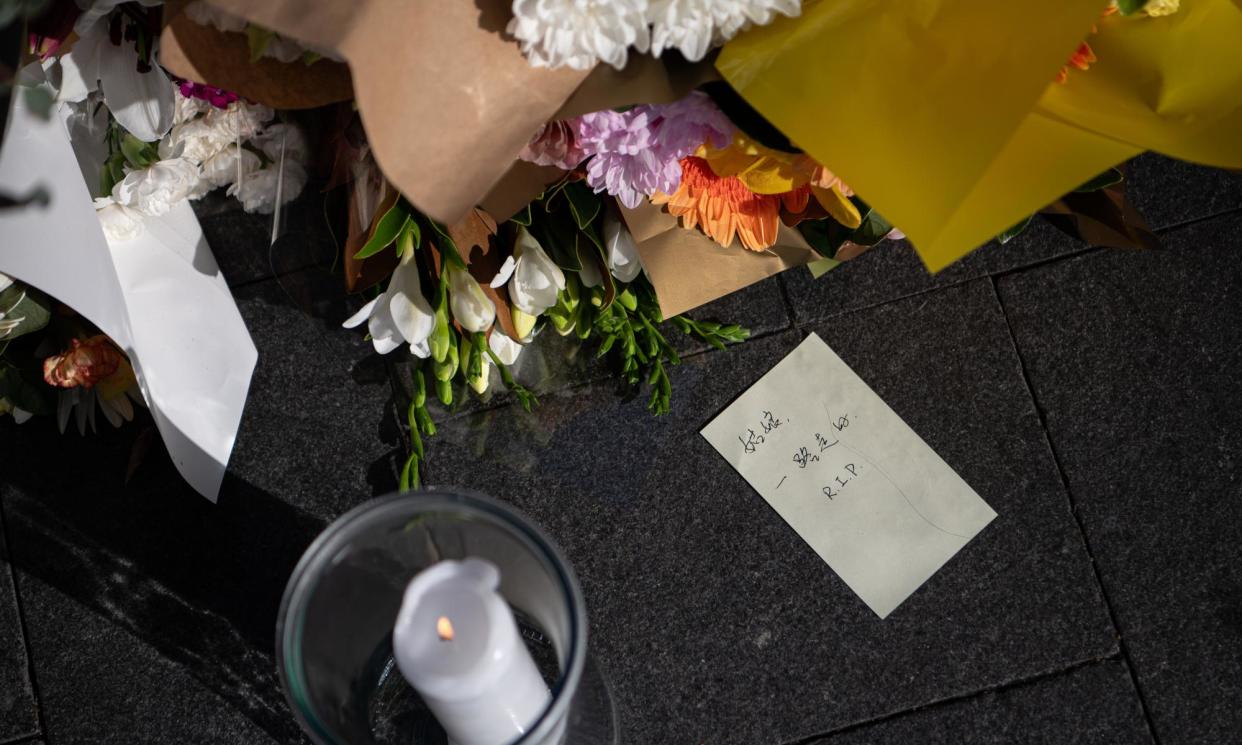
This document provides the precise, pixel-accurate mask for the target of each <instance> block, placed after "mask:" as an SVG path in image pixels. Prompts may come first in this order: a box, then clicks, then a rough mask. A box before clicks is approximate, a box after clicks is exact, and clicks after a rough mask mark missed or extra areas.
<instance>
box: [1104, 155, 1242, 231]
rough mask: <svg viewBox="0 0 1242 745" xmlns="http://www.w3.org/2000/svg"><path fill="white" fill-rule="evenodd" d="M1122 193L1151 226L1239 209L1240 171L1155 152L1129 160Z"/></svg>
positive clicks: (1165, 226)
mask: <svg viewBox="0 0 1242 745" xmlns="http://www.w3.org/2000/svg"><path fill="white" fill-rule="evenodd" d="M1128 170H1129V176H1128V179H1127V183H1126V194H1127V195H1128V196H1129V197H1130V201H1131V202H1132V203H1133V204H1134V206H1135V207H1137V208H1138V210H1139V213H1140V214H1142V215H1143V217H1144V218H1146V220H1147V223H1148V224H1149V225H1150V226H1151V227H1152V228H1154V229H1157V230H1158V229H1160V228H1167V227H1170V226H1172V225H1177V224H1179V223H1183V222H1187V221H1189V220H1197V219H1200V218H1203V217H1209V216H1211V215H1216V214H1219V213H1221V212H1227V211H1229V210H1236V209H1242V173H1237V172H1234V171H1226V170H1224V169H1221V168H1211V167H1208V166H1201V165H1196V164H1194V163H1187V162H1185V161H1181V160H1175V159H1173V158H1168V157H1165V156H1163V155H1159V154H1157V153H1143V154H1142V155H1140V156H1139V157H1137V158H1135V159H1134V160H1131V161H1130V164H1129V166H1128Z"/></svg>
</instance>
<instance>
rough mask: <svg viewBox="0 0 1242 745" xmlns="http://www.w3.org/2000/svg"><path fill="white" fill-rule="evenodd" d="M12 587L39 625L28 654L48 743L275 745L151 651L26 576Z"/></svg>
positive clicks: (209, 692) (128, 635)
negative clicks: (31, 656)
mask: <svg viewBox="0 0 1242 745" xmlns="http://www.w3.org/2000/svg"><path fill="white" fill-rule="evenodd" d="M20 582H21V586H22V593H23V598H24V600H25V602H26V612H27V614H29V615H30V616H32V617H34V618H37V619H43V622H42V623H34V624H32V625H31V649H32V651H33V653H34V659H35V665H36V668H37V670H38V673H37V674H38V676H39V681H40V685H39V695H40V697H41V699H42V701H43V702H44V719H45V722H46V726H47V733H46V734H47V737H48V738H49V739H50V740H52V741H53V742H56V743H62V744H63V745H71V744H72V743H84V744H85V743H90V744H91V745H95V744H96V743H118V744H120V743H125V745H129V744H130V743H135V742H152V743H154V742H177V743H203V744H204V745H207V744H208V743H211V744H213V745H214V744H216V743H226V742H227V743H243V742H244V743H256V744H260V743H274V742H277V741H276V740H273V739H272V738H271V737H269V736H268V735H267V733H265V732H264V731H263V730H262V729H260V728H259V727H257V726H256V725H255V724H254V723H252V722H251V721H250V720H249V719H247V718H246V717H245V716H243V715H242V714H241V713H240V712H238V711H237V710H235V709H233V708H232V707H230V706H228V705H227V704H226V702H225V701H223V700H222V699H221V698H220V697H219V696H217V695H216V694H214V693H212V692H211V691H210V690H208V689H206V688H204V687H203V686H202V685H200V684H199V683H198V682H197V681H196V680H195V679H194V678H193V676H192V675H190V674H189V673H188V672H187V671H186V670H185V669H183V668H182V667H181V666H179V665H176V664H174V663H172V662H170V661H169V660H168V659H166V658H165V657H164V656H163V655H162V654H160V652H159V651H158V650H156V649H153V648H152V647H150V646H149V645H147V644H144V643H143V642H142V641H140V640H139V639H137V638H135V637H133V636H131V635H130V634H128V633H127V632H126V631H124V630H122V629H120V628H118V627H116V626H113V625H111V624H110V623H108V621H107V620H105V619H103V618H101V617H99V616H98V615H96V614H94V613H93V612H91V611H90V610H88V609H84V608H83V607H82V606H80V605H78V604H77V603H75V602H74V601H73V600H72V599H71V598H69V597H67V596H65V595H63V594H62V593H60V592H58V591H57V590H56V589H55V588H53V587H50V586H48V585H46V584H44V583H43V582H41V581H40V580H38V579H37V578H35V577H33V576H30V575H26V574H22V575H21V579H20ZM171 620H172V619H170V621H171Z"/></svg>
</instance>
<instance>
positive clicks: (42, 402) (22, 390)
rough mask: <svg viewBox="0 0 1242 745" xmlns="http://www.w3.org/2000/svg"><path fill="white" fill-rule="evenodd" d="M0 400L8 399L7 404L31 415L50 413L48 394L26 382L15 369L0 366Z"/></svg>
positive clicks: (41, 388) (39, 387)
mask: <svg viewBox="0 0 1242 745" xmlns="http://www.w3.org/2000/svg"><path fill="white" fill-rule="evenodd" d="M0 398H5V399H8V401H9V403H11V404H13V405H14V406H16V407H17V408H19V409H24V410H25V411H29V412H30V413H31V414H38V415H40V416H44V415H47V414H51V413H52V404H51V401H49V400H48V399H49V398H50V396H49V395H48V392H47V391H45V390H43V387H42V386H38V385H34V384H32V383H30V382H29V381H27V380H26V378H25V377H23V376H22V374H21V371H20V370H18V369H17V368H16V367H10V366H8V365H0Z"/></svg>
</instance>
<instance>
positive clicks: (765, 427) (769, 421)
mask: <svg viewBox="0 0 1242 745" xmlns="http://www.w3.org/2000/svg"><path fill="white" fill-rule="evenodd" d="M788 423H789V420H788V419H784V420H781V419H777V418H776V417H775V416H773V414H772V412H770V411H765V412H763V415H762V416H761V417H760V418H759V431H758V432H756V431H755V429H754V428H753V427H751V428H749V429H747V430H746V434H745V435H738V438H737V439H738V440H739V441H740V442H741V443H742V452H744V453H756V452H758V451H759V446H760V445H762V444H763V443H765V442H767V439H768V435H769V434H771V433H772V432H773V431H774V430H775V429H777V428H778V427H780V426H781V425H782V424H788Z"/></svg>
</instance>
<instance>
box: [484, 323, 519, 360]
mask: <svg viewBox="0 0 1242 745" xmlns="http://www.w3.org/2000/svg"><path fill="white" fill-rule="evenodd" d="M487 346H488V347H490V348H491V350H492V351H493V352H495V353H496V358H497V359H499V360H500V361H501V362H503V363H504V364H506V365H512V364H513V363H514V362H517V358H518V355H520V354H521V353H522V345H521V344H519V343H517V342H516V341H514V340H512V339H510V338H509V337H508V336H507V335H505V334H503V333H501V332H500V331H499V330H495V329H494V330H493V331H492V335H491V336H489V337H487Z"/></svg>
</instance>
